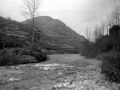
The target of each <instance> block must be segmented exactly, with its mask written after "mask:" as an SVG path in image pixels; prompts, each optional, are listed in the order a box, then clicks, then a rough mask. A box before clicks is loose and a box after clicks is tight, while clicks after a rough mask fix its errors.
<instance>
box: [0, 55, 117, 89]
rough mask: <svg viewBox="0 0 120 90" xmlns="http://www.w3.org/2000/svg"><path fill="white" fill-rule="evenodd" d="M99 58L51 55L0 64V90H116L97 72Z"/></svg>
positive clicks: (112, 84) (98, 70)
mask: <svg viewBox="0 0 120 90" xmlns="http://www.w3.org/2000/svg"><path fill="white" fill-rule="evenodd" d="M100 64H101V62H100V61H97V60H94V59H85V58H84V57H82V56H80V55H78V54H54V55H50V56H49V60H48V61H47V62H44V63H37V64H26V65H19V66H10V67H0V90H118V89H117V88H116V87H118V84H114V83H108V82H107V81H105V80H104V76H103V75H101V74H100V68H99V65H100Z"/></svg>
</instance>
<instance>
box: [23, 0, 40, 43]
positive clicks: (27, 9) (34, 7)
mask: <svg viewBox="0 0 120 90" xmlns="http://www.w3.org/2000/svg"><path fill="white" fill-rule="evenodd" d="M23 3H24V6H23V8H24V10H22V12H23V15H24V16H25V18H26V19H27V20H28V18H31V20H29V22H30V24H31V28H32V43H33V42H34V36H35V35H34V34H35V16H36V14H37V11H38V9H39V5H40V0H23Z"/></svg>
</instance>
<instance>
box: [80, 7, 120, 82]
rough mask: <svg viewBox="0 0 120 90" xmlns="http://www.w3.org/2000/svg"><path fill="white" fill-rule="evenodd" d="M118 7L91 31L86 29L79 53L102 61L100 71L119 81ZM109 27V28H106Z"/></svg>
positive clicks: (112, 79) (119, 41)
mask: <svg viewBox="0 0 120 90" xmlns="http://www.w3.org/2000/svg"><path fill="white" fill-rule="evenodd" d="M119 17H120V7H116V9H115V11H113V12H112V14H111V16H110V17H109V18H107V20H106V22H105V23H102V24H101V26H97V25H96V26H95V30H94V32H93V33H91V32H90V31H89V28H87V29H86V37H87V40H86V41H84V42H83V46H82V48H81V54H82V55H85V56H86V57H89V58H98V59H101V60H102V61H103V63H102V65H101V73H102V74H105V75H106V78H107V79H108V80H110V81H114V82H119V83H120V18H119ZM108 28H109V29H108Z"/></svg>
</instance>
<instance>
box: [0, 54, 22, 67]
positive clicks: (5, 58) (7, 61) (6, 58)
mask: <svg viewBox="0 0 120 90" xmlns="http://www.w3.org/2000/svg"><path fill="white" fill-rule="evenodd" d="M15 64H20V60H19V59H18V56H17V55H12V56H11V55H9V54H2V55H0V66H3V65H15Z"/></svg>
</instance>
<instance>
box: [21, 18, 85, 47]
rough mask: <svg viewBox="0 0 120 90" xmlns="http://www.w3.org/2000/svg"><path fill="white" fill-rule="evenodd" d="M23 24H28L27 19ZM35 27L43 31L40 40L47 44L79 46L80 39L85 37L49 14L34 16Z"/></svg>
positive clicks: (82, 39)
mask: <svg viewBox="0 0 120 90" xmlns="http://www.w3.org/2000/svg"><path fill="white" fill-rule="evenodd" d="M22 23H23V24H29V22H28V21H23V22H22ZM35 25H36V27H37V28H38V29H39V30H41V31H42V32H43V34H44V35H43V37H41V41H43V42H47V43H49V44H60V45H65V46H69V47H73V48H80V46H81V41H84V40H85V37H84V36H82V35H79V34H78V33H76V32H75V31H73V30H72V29H71V28H70V27H68V26H66V25H65V24H64V23H63V22H62V21H60V20H58V19H53V18H51V17H49V16H40V17H36V18H35Z"/></svg>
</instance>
